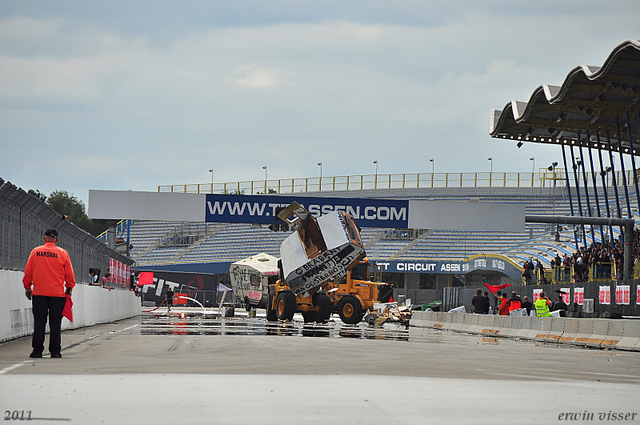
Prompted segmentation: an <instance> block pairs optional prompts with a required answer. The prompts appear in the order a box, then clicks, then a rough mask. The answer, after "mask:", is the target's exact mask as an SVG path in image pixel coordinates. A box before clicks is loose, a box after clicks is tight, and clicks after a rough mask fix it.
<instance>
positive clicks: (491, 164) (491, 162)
mask: <svg viewBox="0 0 640 425" xmlns="http://www.w3.org/2000/svg"><path fill="white" fill-rule="evenodd" d="M487 160H488V161H489V187H491V175H492V174H493V158H492V157H489V158H487Z"/></svg>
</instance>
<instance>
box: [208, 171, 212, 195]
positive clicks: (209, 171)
mask: <svg viewBox="0 0 640 425" xmlns="http://www.w3.org/2000/svg"><path fill="white" fill-rule="evenodd" d="M209 172H210V173H211V193H213V168H210V169H209Z"/></svg>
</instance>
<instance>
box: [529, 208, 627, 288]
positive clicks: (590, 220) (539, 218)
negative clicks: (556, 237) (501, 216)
mask: <svg viewBox="0 0 640 425" xmlns="http://www.w3.org/2000/svg"><path fill="white" fill-rule="evenodd" d="M524 221H525V222H526V223H553V224H582V225H584V224H595V225H598V224H602V225H609V226H611V225H614V226H620V227H622V228H623V229H624V233H623V235H624V236H625V237H624V251H623V254H624V258H623V261H624V264H623V269H624V274H623V280H624V282H625V283H628V282H630V281H631V279H632V278H633V251H632V246H633V225H634V221H633V220H632V219H630V218H598V217H572V216H560V215H556V216H553V215H525V217H524ZM611 245H612V246H613V240H612V241H611Z"/></svg>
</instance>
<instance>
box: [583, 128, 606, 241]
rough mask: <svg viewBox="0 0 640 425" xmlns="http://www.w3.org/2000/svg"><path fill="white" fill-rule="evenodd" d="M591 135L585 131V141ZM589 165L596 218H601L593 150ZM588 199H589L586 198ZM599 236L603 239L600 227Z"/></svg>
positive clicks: (590, 151) (590, 153)
mask: <svg viewBox="0 0 640 425" xmlns="http://www.w3.org/2000/svg"><path fill="white" fill-rule="evenodd" d="M590 137H591V135H590V134H589V130H587V140H589V139H590ZM589 164H590V166H591V181H592V183H593V193H594V195H595V198H596V212H597V213H598V217H602V214H601V213H600V200H599V199H598V198H599V196H598V179H597V178H596V170H595V168H594V167H593V150H592V149H589ZM587 199H589V198H587ZM600 236H601V237H603V239H604V228H603V227H602V225H600Z"/></svg>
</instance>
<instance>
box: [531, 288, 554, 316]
mask: <svg viewBox="0 0 640 425" xmlns="http://www.w3.org/2000/svg"><path fill="white" fill-rule="evenodd" d="M534 305H535V306H536V316H538V317H549V316H551V313H550V312H549V306H550V305H551V300H550V299H549V297H547V296H546V295H545V294H544V292H540V298H538V300H537V301H536V302H535V304H534Z"/></svg>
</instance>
